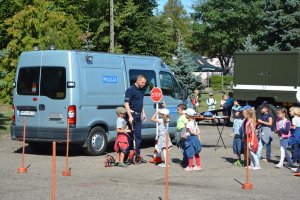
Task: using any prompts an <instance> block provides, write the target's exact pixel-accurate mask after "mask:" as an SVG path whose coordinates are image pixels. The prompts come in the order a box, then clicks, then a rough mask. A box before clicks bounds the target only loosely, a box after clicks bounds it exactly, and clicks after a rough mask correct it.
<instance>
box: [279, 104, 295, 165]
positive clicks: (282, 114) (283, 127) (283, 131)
mask: <svg viewBox="0 0 300 200" xmlns="http://www.w3.org/2000/svg"><path fill="white" fill-rule="evenodd" d="M277 116H278V119H277V120H276V133H277V134H278V136H279V137H280V161H279V163H278V164H277V165H275V167H277V168H282V167H283V161H284V158H285V157H286V158H287V161H288V165H289V166H292V165H293V162H292V160H291V158H290V155H289V153H288V151H287V149H286V147H287V145H288V142H289V138H290V137H291V131H290V128H291V122H290V121H289V120H288V118H287V117H288V116H287V110H286V109H285V108H283V107H281V108H278V109H277Z"/></svg>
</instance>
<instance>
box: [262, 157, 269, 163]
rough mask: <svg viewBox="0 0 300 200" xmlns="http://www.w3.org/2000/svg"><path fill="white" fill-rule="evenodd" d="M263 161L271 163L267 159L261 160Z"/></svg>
mask: <svg viewBox="0 0 300 200" xmlns="http://www.w3.org/2000/svg"><path fill="white" fill-rule="evenodd" d="M261 161H263V162H265V163H267V162H269V161H268V159H266V158H264V159H261Z"/></svg>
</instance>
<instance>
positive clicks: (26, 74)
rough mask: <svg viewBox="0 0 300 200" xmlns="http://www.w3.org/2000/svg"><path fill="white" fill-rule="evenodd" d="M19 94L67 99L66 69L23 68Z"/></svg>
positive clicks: (18, 82)
mask: <svg viewBox="0 0 300 200" xmlns="http://www.w3.org/2000/svg"><path fill="white" fill-rule="evenodd" d="M40 77H41V79H40ZM39 83H40V85H39ZM17 93H18V94H19V95H40V96H46V97H48V98H50V99H64V98H65V97H66V70H65V68H64V67H42V68H40V67H22V68H20V70H19V75H18V81H17Z"/></svg>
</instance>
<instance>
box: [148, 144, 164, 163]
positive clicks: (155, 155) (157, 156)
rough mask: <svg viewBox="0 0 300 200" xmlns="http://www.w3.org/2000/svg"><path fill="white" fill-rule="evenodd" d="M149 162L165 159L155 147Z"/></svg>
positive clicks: (160, 161) (158, 161)
mask: <svg viewBox="0 0 300 200" xmlns="http://www.w3.org/2000/svg"><path fill="white" fill-rule="evenodd" d="M155 144H157V140H155ZM149 162H150V163H154V164H156V163H162V162H163V160H162V159H161V154H160V153H158V152H157V151H156V148H155V147H154V154H153V158H152V160H150V161H149Z"/></svg>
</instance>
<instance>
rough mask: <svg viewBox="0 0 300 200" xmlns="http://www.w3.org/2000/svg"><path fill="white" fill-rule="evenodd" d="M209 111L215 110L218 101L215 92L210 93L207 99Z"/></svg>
mask: <svg viewBox="0 0 300 200" xmlns="http://www.w3.org/2000/svg"><path fill="white" fill-rule="evenodd" d="M206 104H207V111H211V110H215V109H216V104H217V101H216V100H215V98H214V94H213V93H209V98H208V99H207V100H206Z"/></svg>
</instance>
